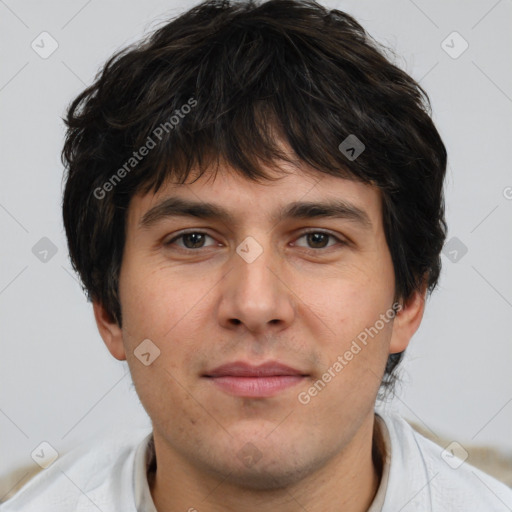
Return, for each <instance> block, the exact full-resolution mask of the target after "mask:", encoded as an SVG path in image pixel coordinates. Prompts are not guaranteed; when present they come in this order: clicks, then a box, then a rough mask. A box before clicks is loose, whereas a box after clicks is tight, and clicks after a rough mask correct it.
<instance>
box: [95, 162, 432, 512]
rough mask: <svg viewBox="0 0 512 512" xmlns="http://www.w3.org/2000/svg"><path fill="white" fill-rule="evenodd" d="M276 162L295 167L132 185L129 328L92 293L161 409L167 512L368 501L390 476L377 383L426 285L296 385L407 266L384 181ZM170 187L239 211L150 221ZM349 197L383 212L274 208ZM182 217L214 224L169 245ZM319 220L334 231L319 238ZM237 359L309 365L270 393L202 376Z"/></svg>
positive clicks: (349, 336) (124, 281) (123, 282)
mask: <svg viewBox="0 0 512 512" xmlns="http://www.w3.org/2000/svg"><path fill="white" fill-rule="evenodd" d="M267 169H268V168H267ZM276 169H277V168H276V167H274V168H273V169H272V170H276ZM279 169H280V170H281V171H285V172H283V173H279V176H280V179H279V180H277V181H275V182H266V183H261V184H260V183H255V182H252V181H248V180H246V179H245V178H243V177H241V176H239V175H237V174H235V173H234V172H228V171H229V168H227V167H224V168H223V170H222V172H219V173H218V174H217V175H216V176H214V175H213V174H212V173H209V174H206V175H204V176H202V177H201V178H200V179H198V180H197V181H195V182H194V183H191V181H192V180H191V179H190V180H189V182H188V183H187V184H184V185H175V184H173V183H172V182H168V183H167V184H166V185H165V186H164V187H163V188H161V189H160V190H159V191H158V193H157V194H153V193H150V194H147V195H144V196H142V195H136V196H134V198H133V199H132V201H131V203H130V205H129V208H128V212H127V219H126V245H125V249H124V255H123V261H122V267H121V273H120V284H119V296H120V301H121V307H122V315H123V325H122V328H120V327H119V326H118V325H117V324H116V323H115V322H113V321H112V319H111V317H110V316H109V315H108V313H107V312H106V311H105V309H104V308H103V307H102V306H101V304H99V303H94V313H95V318H96V321H97V324H98V328H99V331H100V333H101V336H102V338H103V340H104V341H105V343H106V345H107V347H108V349H109V350H110V352H111V354H112V355H113V356H114V357H115V358H117V359H119V360H124V359H126V360H127V361H128V364H129V367H130V371H131V375H132V378H133V381H134V384H135V387H136V390H137V393H138V395H139V397H140V400H141V402H142V404H143V405H144V407H145V409H146V411H147V412H148V414H149V416H150V417H151V420H152V422H153V430H154V439H155V450H156V457H157V471H156V476H155V479H154V481H153V482H152V483H151V486H150V488H151V493H152V496H153V500H154V502H155V506H156V508H157V509H158V511H159V512H171V511H178V510H182V511H185V510H194V509H195V510H197V511H198V512H213V511H239V510H244V511H247V512H251V511H258V512H261V511H266V510H269V511H270V510H275V507H276V506H277V505H278V506H279V510H281V511H282V512H288V511H290V512H291V511H294V512H295V511H297V510H308V511H309V512H317V511H322V512H329V511H335V510H336V511H339V510H344V511H345V512H359V511H361V512H362V511H366V510H367V508H368V507H369V505H370V504H371V502H372V500H373V498H374V495H375V493H376V491H377V488H378V484H379V479H380V475H379V473H378V471H377V470H376V468H375V467H374V464H373V461H372V456H371V450H372V441H373V427H374V418H375V417H374V412H373V411H374V405H375V400H376V395H377V391H378V388H379V385H380V382H381V378H382V375H383V373H384V367H385V364H386V360H387V357H388V355H389V354H390V353H396V352H401V351H403V350H404V349H405V348H406V347H407V345H408V343H409V341H410V339H411V337H412V335H413V334H414V332H415V331H416V330H417V328H418V326H419V324H420V322H421V318H422V315H423V309H424V298H425V291H424V290H422V291H418V292H416V293H415V294H413V296H412V298H411V299H410V300H409V301H408V302H407V303H405V304H403V307H402V309H401V310H400V312H399V313H398V314H397V316H396V317H395V318H394V320H392V321H390V322H388V323H386V324H385V326H384V327H383V328H382V329H381V330H380V331H379V333H378V335H376V336H375V337H374V338H373V339H371V340H370V341H369V342H368V344H367V345H366V346H365V347H364V348H363V349H362V350H361V351H360V352H359V353H358V354H357V355H355V356H354V357H353V359H352V360H351V361H349V362H348V364H347V365H346V366H345V367H344V368H343V370H342V371H341V372H339V373H338V374H337V375H336V377H334V378H332V380H331V381H330V382H329V383H328V384H327V385H326V386H325V387H324V388H323V389H322V391H321V392H319V393H318V394H317V395H316V396H314V397H311V400H310V401H309V403H307V404H306V405H304V404H302V403H300V401H299V400H298V395H299V393H300V392H307V390H308V389H309V388H310V387H311V386H312V384H313V383H315V382H316V381H317V380H318V379H320V378H321V377H322V375H323V374H324V372H326V371H327V369H328V368H329V367H332V365H333V363H334V362H335V361H336V360H337V358H338V356H339V355H343V354H344V353H345V352H346V351H347V350H348V349H349V348H350V346H351V343H352V341H353V340H354V339H355V338H356V337H357V336H358V334H359V333H361V332H362V331H364V329H365V328H368V327H370V326H373V325H375V323H376V321H377V320H378V319H379V317H380V315H381V314H383V313H385V312H386V311H389V310H390V308H391V306H392V304H393V302H394V270H393V265H392V260H391V256H390V252H389V248H388V246H387V243H386V239H385V235H384V229H383V224H382V214H381V206H382V200H381V195H380V192H379V191H378V190H377V189H376V188H375V187H373V186H370V185H366V184H362V183H359V182H356V181H351V180H346V179H342V178H339V177H333V176H327V175H324V174H320V173H319V172H318V171H315V170H314V169H310V168H307V167H306V166H301V167H300V168H296V167H293V166H292V165H291V164H286V165H285V164H282V165H281V166H280V168H279ZM276 175H277V174H276ZM170 196H173V197H181V198H186V199H191V200H196V201H207V202H213V203H215V204H218V205H221V206H223V207H224V208H226V209H228V210H229V212H230V213H231V214H232V215H233V217H234V218H235V219H236V222H233V223H229V224H227V223H224V222H221V221H218V220H204V219H200V218H194V217H172V218H166V219H163V220H161V221H160V222H158V223H156V224H155V225H153V226H151V227H150V228H148V229H144V228H141V227H140V226H139V221H140V219H141V218H142V216H143V215H144V214H145V213H146V212H147V211H148V210H150V209H151V208H152V207H153V206H155V205H156V204H157V203H159V202H160V201H161V200H162V199H164V198H166V197H170ZM340 198H341V199H343V200H345V201H347V202H350V203H351V204H353V205H355V206H357V207H358V208H359V209H361V210H363V211H364V212H366V214H367V216H368V217H369V219H370V221H371V226H369V227H365V226H363V225H362V224H360V223H358V222H356V221H354V220H351V219H347V218H325V217H321V218H316V219H302V220H301V219H283V220H281V221H279V222H273V221H272V220H271V216H272V214H273V213H274V212H276V211H277V209H278V208H280V207H282V206H285V205H287V204H289V203H291V202H293V201H305V200H307V201H322V200H326V199H340ZM185 229H194V230H197V231H198V232H200V233H205V234H207V235H208V236H207V237H205V238H204V239H203V241H202V242H201V239H200V241H199V243H198V242H197V239H196V241H195V243H196V245H195V246H194V240H191V239H190V237H188V238H187V237H185V238H181V239H178V240H176V241H174V242H173V243H172V244H170V245H165V244H166V242H169V241H170V240H172V239H173V238H174V237H175V236H177V235H178V234H179V232H180V231H181V230H185ZM310 229H313V231H315V230H318V231H321V232H326V231H327V232H329V234H331V235H332V237H328V238H323V239H322V238H321V240H320V242H318V240H317V241H316V242H315V241H314V240H313V241H311V239H310V238H308V236H306V235H304V231H305V230H310ZM315 232H317V231H315ZM248 236H251V237H253V238H254V239H255V240H256V241H257V242H258V244H259V245H260V246H261V248H262V249H263V253H262V254H261V255H259V257H258V258H257V259H256V260H254V261H253V262H251V263H248V262H247V261H245V260H244V259H243V258H241V257H240V256H239V254H238V253H237V252H236V248H237V247H238V246H239V245H240V243H241V242H242V241H243V240H244V239H245V238H246V237H248ZM341 242H344V243H341ZM186 243H188V247H192V248H190V249H188V251H187V249H186V247H187V245H185V244H186ZM315 243H316V245H315ZM201 244H202V245H201ZM194 247H196V248H194ZM144 339H150V340H151V341H152V342H153V343H154V344H155V345H156V346H157V347H158V349H159V350H160V355H159V357H158V358H156V359H155V360H154V362H152V363H151V364H150V365H148V366H145V365H144V364H142V363H141V362H140V361H139V359H137V358H136V357H135V355H134V350H135V349H136V348H137V346H138V345H139V344H140V343H141V341H142V340H144ZM237 360H243V361H247V362H250V363H252V364H254V365H257V364H260V363H262V362H264V361H269V360H274V361H279V362H282V363H283V364H286V365H288V366H291V367H294V368H298V369H300V370H301V371H302V372H303V373H305V374H307V375H308V376H307V377H306V378H304V379H303V380H302V381H301V382H299V383H298V384H296V385H295V386H292V387H291V388H288V389H285V390H283V391H281V392H279V393H278V394H277V395H275V396H272V397H269V398H246V397H237V396H232V395H230V394H227V393H225V392H224V391H222V390H220V389H218V388H217V387H216V386H215V385H213V384H212V382H211V380H209V379H206V378H204V377H203V375H204V373H205V372H207V371H208V370H211V369H212V368H214V367H216V366H219V365H221V364H224V363H227V362H233V361H237ZM248 443H250V444H248ZM248 453H249V454H250V455H251V454H252V455H253V456H254V457H253V459H252V462H251V463H250V464H248V463H247V459H246V460H244V458H243V456H242V455H247V454H248ZM256 459H258V460H257V461H256ZM255 461H256V462H255Z"/></svg>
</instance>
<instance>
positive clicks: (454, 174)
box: [0, 0, 512, 501]
mask: <svg viewBox="0 0 512 512" xmlns="http://www.w3.org/2000/svg"><path fill="white" fill-rule="evenodd" d="M194 4H195V3H194V2H183V1H177V0H174V1H160V0H145V1H144V2H142V1H140V2H134V1H130V2H127V1H120V0H118V1H114V0H108V1H106V0H102V1H99V0H90V1H88V2H87V1H84V0H73V1H66V2H64V1H37V2H36V1H34V0H30V1H28V0H27V1H15V0H5V1H3V0H0V38H1V45H0V52H1V56H0V62H1V63H2V65H1V71H0V73H1V75H0V109H1V110H0V116H1V117H0V119H1V125H0V126H1V128H0V129H1V137H0V144H1V147H0V150H1V163H0V168H1V171H0V172H1V180H2V181H1V183H2V186H1V188H0V225H1V233H2V243H1V245H0V251H1V252H0V258H1V265H0V315H1V324H0V329H1V331H0V335H1V349H2V350H1V357H0V375H1V386H0V432H1V439H0V443H1V444H0V460H1V467H0V501H1V496H3V495H4V494H5V493H6V492H7V491H8V490H9V488H10V487H11V486H12V485H13V484H14V483H15V482H16V481H18V480H20V479H23V478H25V476H26V475H27V471H30V470H31V469H33V468H34V467H35V463H34V462H33V460H32V459H31V457H30V454H31V452H32V451H33V450H34V448H35V447H36V446H38V445H39V444H40V443H41V442H42V441H47V442H49V443H50V444H51V445H52V446H54V447H55V448H56V449H57V451H59V452H65V451H66V450H67V449H69V447H70V446H72V445H74V444H76V443H77V442H79V441H82V440H85V439H89V438H90V437H92V436H94V435H95V434H96V433H98V432H100V431H115V430H117V429H120V428H123V427H125V426H126V425H129V424H132V423H133V424H134V425H137V426H143V425H149V421H148V419H147V417H146V415H145V413H144V411H143V410H142V407H141V406H140V404H139V401H138V398H137V396H136V393H135V390H134V387H133V385H132V383H131V380H130V377H129V374H128V373H127V366H126V363H121V362H118V361H116V360H114V359H113V358H112V357H111V356H110V354H109V353H108V352H107V350H106V348H105V347H104V345H103V342H102V340H101V338H100V336H99V334H98V332H97V330H96V326H95V324H94V319H93V315H92V309H91V305H90V304H89V303H87V301H86V299H85V296H84V295H83V293H82V291H81V289H80V287H79V285H78V283H77V281H76V278H75V276H74V275H73V272H72V271H71V268H70V264H69V262H68V257H67V248H66V241H65V237H64V232H63V227H62V221H61V212H60V205H61V189H62V184H61V179H62V170H63V169H62V166H61V163H60V150H61V146H62V141H63V133H64V127H63V123H62V121H61V119H60V117H61V116H62V115H63V114H64V110H65V108H66V105H67V104H68V102H69V101H71V99H73V98H74V97H75V96H76V95H77V94H78V93H79V92H80V91H81V90H82V89H83V88H84V87H85V86H86V85H87V84H89V83H90V82H91V81H92V80H93V78H94V75H95V74H96V72H97V71H98V69H99V67H100V65H101V64H102V63H103V62H104V61H105V60H106V59H107V58H108V57H109V56H110V55H111V54H112V53H113V52H114V51H115V50H117V49H119V48H121V47H122V46H124V45H126V44H127V43H130V42H133V41H135V40H137V39H138V38H139V37H140V36H141V35H142V34H143V33H144V32H146V31H147V30H149V29H151V28H152V27H154V26H155V22H159V21H163V20H165V19H166V18H167V17H168V16H173V15H175V14H177V13H179V12H181V11H183V10H185V8H187V7H191V6H192V5H194ZM324 5H326V6H328V7H337V8H339V9H341V10H346V11H347V12H348V13H350V14H353V15H354V16H355V17H356V18H357V19H358V20H359V21H360V22H361V23H362V25H363V26H364V27H365V28H366V29H367V30H368V31H369V32H370V34H372V35H373V36H374V37H375V38H376V39H377V40H378V41H380V42H382V43H384V44H386V45H388V46H391V47H392V48H394V49H395V50H396V51H397V53H398V54H399V55H400V58H399V60H398V61H397V64H398V65H400V66H401V67H402V68H404V69H405V70H406V71H407V72H409V73H410V74H411V75H412V76H413V77H415V78H416V79H417V80H420V82H421V84H422V85H423V86H424V87H425V89H426V90H427V92H428V93H429V95H430V98H431V100H432V105H433V118H434V122H435V123H436V125H437V127H438V129H439V132H440V133H441V136H442V137H443V140H444V141H445V144H446V146H447V148H448V153H449V168H448V178H447V183H446V197H447V219H448V222H449V235H448V239H451V238H452V237H456V240H454V241H452V242H450V245H449V246H448V247H447V248H446V251H445V252H446V254H445V255H443V264H444V269H443V273H442V277H441V282H440V286H439V288H438V290H437V291H436V292H435V293H434V295H433V296H432V298H431V300H430V301H429V303H428V305H427V311H426V314H425V318H424V321H423V324H422V327H421V328H420V331H419V332H418V333H417V335H416V336H415V337H414V339H413V341H412V344H411V346H410V348H409V351H408V355H407V359H406V362H405V364H404V366H403V370H402V375H403V381H404V384H403V385H402V387H401V388H400V389H399V395H398V396H397V397H396V398H395V400H394V402H393V403H392V404H391V406H392V407H396V408H398V409H399V410H400V411H401V412H402V413H403V414H404V416H406V417H407V418H409V419H411V420H413V421H416V422H417V423H420V424H421V425H422V426H423V427H424V428H428V429H430V430H431V431H433V432H434V434H436V435H442V434H444V435H448V437H451V438H452V439H453V440H457V441H458V442H460V443H461V444H462V445H464V444H473V443H479V444H480V443H482V444H491V445H494V446H497V447H499V448H500V449H502V450H504V451H512V436H511V435H510V434H511V432H512V378H511V371H510V367H511V363H512V335H511V333H510V320H511V318H512V268H511V262H512V172H511V165H510V162H511V160H512V150H511V146H512V144H511V134H512V130H511V128H512V115H511V114H512V99H511V98H512V72H511V65H510V49H511V48H512V30H511V26H512V24H511V22H512V2H511V1H510V0H500V1H496V0H481V1H462V0H460V1H441V0H436V1H430V2H427V1H426V0H421V1H420V0H415V1H412V0H403V1H402V0H396V1H376V0H372V1H361V0H359V1H357V2H356V1H338V2H336V1H330V2H324ZM43 31H47V32H48V33H49V34H51V36H52V37H53V38H54V39H55V40H56V41H57V43H58V48H57V50H56V51H55V52H54V53H53V54H52V55H50V56H49V57H48V58H47V59H43V58H41V57H40V56H39V55H38V54H37V53H36V52H35V51H34V50H33V49H32V47H31V43H32V41H34V40H35V41H36V43H37V42H38V41H39V43H38V44H39V45H42V43H41V42H40V37H38V36H39V34H41V32H43ZM453 31H457V32H458V33H459V34H460V35H461V36H462V37H463V38H464V40H466V41H467V43H468V44H469V47H468V49H467V50H466V51H465V52H464V53H462V54H461V55H460V56H458V57H457V58H453V56H450V55H449V54H448V53H447V52H446V51H445V49H443V46H442V42H443V41H444V40H445V39H446V38H447V36H449V35H450V34H451V33H452V32H453ZM457 37H458V36H455V38H454V37H453V36H451V37H450V38H448V40H447V43H445V44H448V45H450V46H452V48H451V50H449V51H451V52H452V54H453V52H458V51H460V49H462V44H463V42H462V40H460V39H457ZM452 41H453V42H452ZM45 48H46V49H48V48H49V40H46V43H45ZM43 237H47V238H48V239H49V240H51V242H52V244H54V246H55V249H56V250H57V252H56V253H55V254H54V255H53V256H52V253H51V252H49V253H48V254H47V255H46V261H41V260H40V258H43V257H44V253H41V252H40V251H41V250H43V249H44V247H42V249H41V247H39V246H36V244H37V243H38V242H39V241H40V240H41V239H42V238H43ZM39 243H41V244H45V243H47V242H39ZM462 244H463V245H462ZM34 246H36V250H34V252H35V253H36V254H34V252H33V247H34ZM463 247H466V248H467V253H466V254H464V255H463V251H462V250H461V248H463ZM37 249H39V250H37ZM454 250H455V251H457V252H456V253H454V252H453V251H454ZM37 256H38V257H37ZM455 256H456V260H455V261H452V260H453V259H454V257H455Z"/></svg>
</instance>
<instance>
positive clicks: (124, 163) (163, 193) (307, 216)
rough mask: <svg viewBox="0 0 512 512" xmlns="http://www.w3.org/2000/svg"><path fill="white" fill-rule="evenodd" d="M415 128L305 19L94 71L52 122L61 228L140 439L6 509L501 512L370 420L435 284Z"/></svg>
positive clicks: (383, 65) (80, 454)
mask: <svg viewBox="0 0 512 512" xmlns="http://www.w3.org/2000/svg"><path fill="white" fill-rule="evenodd" d="M428 110H429V105H428V97H427V95H426V93H425V92H424V91H423V90H422V89H421V87H420V86H419V85H418V84H417V83H416V82H415V81H414V80H413V79H412V78H411V77H410V76H408V75H407V74H405V73H404V72H403V71H401V70H400V69H398V68H397V67H395V66H394V65H393V64H391V63H390V62H389V61H388V60H387V59H386V58H385V57H384V55H383V53H382V51H381V50H380V49H379V47H378V45H377V44H376V43H375V42H374V41H372V39H371V38H370V36H368V35H367V34H366V33H365V31H364V29H363V28H362V27H361V26H360V25H359V24H358V23H357V22H356V21H355V20H354V19H353V18H351V17H350V16H348V15H347V14H344V13H342V12H340V11H327V10H326V9H324V8H323V7H321V6H320V5H318V4H316V3H314V2H307V1H305V2H300V1H295V0H271V1H269V2H266V3H262V4H254V3H244V2H237V3H232V4H231V3H229V2H206V3H203V4H201V5H199V6H197V7H195V8H193V9H191V10H190V11H188V12H186V13H185V14H183V15H182V16H180V17H178V18H177V19H175V20H174V21H172V22H170V23H168V24H166V25H165V26H163V27H162V28H160V29H159V30H158V31H156V32H155V33H154V34H153V35H152V36H151V37H150V38H148V39H147V40H146V41H144V42H142V43H141V44H139V45H137V46H135V47H132V48H128V49H126V50H124V51H122V52H120V53H119V54H118V55H116V56H114V57H113V58H112V59H110V60H109V61H108V62H107V64H106V65H105V67H104V69H103V70H102V73H101V74H100V76H99V77H98V78H97V80H96V82H95V83H94V84H93V85H92V86H91V87H90V88H88V89H87V90H85V91H84V92H83V93H82V94H81V95H80V96H79V97H78V98H77V99H76V100H75V101H74V102H73V103H72V105H71V106H70V108H69V111H68V115H67V119H66V121H67V125H68V132H67V138H66V143H65V147H64V151H63V158H64V162H65V164H66V166H67V168H68V174H67V181H66V188H65V192H64V203H63V215H64V224H65V228H66V234H67V237H68V242H69V251H70V255H71V259H72V262H73V265H74V267H75V269H76V270H77V271H78V273H79V274H80V277H81V279H82V282H83V285H84V288H85V290H86V292H87V293H88V295H89V297H90V298H91V300H92V302H93V309H94V315H95V318H96V322H97V325H98V328H99V331H100V334H101V336H102V338H103V340H104V342H105V344H106V346H107V347H108V349H109V351H110V352H111V354H112V355H113V356H114V357H115V358H117V359H119V360H125V359H126V360H127V362H128V365H129V368H130V371H131V375H132V378H133V381H134V384H135V388H136V390H137V393H138V395H139V397H140V400H141V402H142V404H143V406H144V407H145V409H146V411H147V413H148V415H149V416H150V418H151V420H152V425H153V429H152V432H150V433H147V432H145V433H144V434H143V435H141V434H137V435H135V434H134V435H132V436H121V437H120V438H119V439H114V440H109V441H108V443H103V444H101V445H98V447H85V448H81V449H80V450H78V451H75V452H72V453H70V454H68V455H66V456H64V457H63V458H62V459H61V460H59V461H57V462H56V463H55V464H54V465H53V466H51V467H50V468H49V469H47V470H45V471H44V472H43V473H42V474H40V475H38V476H37V477H36V478H35V479H34V480H33V481H32V482H30V483H29V484H28V485H27V486H26V487H25V488H24V489H22V490H21V492H20V493H19V494H18V495H17V496H15V497H14V498H13V499H12V500H10V501H9V502H8V503H7V504H6V505H5V507H4V510H6V511H13V510H23V511H28V510H34V511H36V510H37V511H52V512H55V511H64V510H66V511H69V510H77V511H86V510H87V511H88V510H102V511H104V512H107V511H109V512H110V511H123V512H128V511H135V510H138V511H151V512H154V511H155V510H156V511H158V512H174V511H179V510H183V511H186V510H188V511H199V512H213V511H221V510H222V511H241V510H243V511H250V512H252V511H266V510H275V509H276V508H279V510H281V511H297V510H307V511H309V512H316V511H320V510H321V511H324V512H325V511H339V510H343V511H345V512H362V511H371V512H376V511H386V512H388V511H389V512H391V511H393V512H397V511H422V512H423V511H434V512H440V511H450V512H452V511H465V512H467V511H472V510H474V511H477V510H478V511H481V510H486V511H499V510H511V509H512V491H510V490H509V489H508V488H507V487H506V486H504V485H503V484H500V483H498V482H497V481H495V480H494V479H492V478H491V477H489V476H487V475H485V474H484V473H482V472H480V471H479V470H477V469H475V468H473V467H471V466H469V465H467V464H463V465H461V466H460V465H459V466H458V468H457V469H454V467H453V466H455V464H453V465H451V466H450V465H449V464H447V463H446V462H445V461H444V460H443V458H442V457H441V452H442V449H441V448H440V447H437V446H436V445H434V444H432V443H431V442H429V441H427V440H426V439H425V438H423V437H422V436H420V435H419V434H417V433H415V432H414V431H413V430H412V428H411V427H409V425H408V424H407V423H406V422H405V421H404V420H402V419H401V418H399V417H398V416H395V415H392V414H387V413H384V412H377V413H376V412H375V404H376V399H377V396H378V393H379V390H381V391H382V392H383V393H385V392H386V391H391V390H392V385H393V380H394V378H395V376H394V371H395V369H396V366H397V365H398V364H399V362H400V359H401V356H402V354H403V352H404V350H405V349H406V347H407V345H408V343H409V341H410V339H411V337H412V336H413V334H414V333H415V331H416V330H417V329H418V327H419V324H420V322H421V319H422V315H423V311H424V307H425V299H426V295H427V294H428V293H429V292H431V291H432V290H433V289H434V287H435V286H436V283H437V280H438V277H439V273H440V257H439V255H440V251H441V248H442V246H443V242H444V239H445V233H446V225H445V221H444V205H443V193H442V190H443V179H444V175H445V169H446V150H445V147H444V145H443V142H442V141H441V139H440V137H439V134H438V132H437V130H436V128H435V127H434V125H433V123H432V121H431V118H430V116H429V111H428Z"/></svg>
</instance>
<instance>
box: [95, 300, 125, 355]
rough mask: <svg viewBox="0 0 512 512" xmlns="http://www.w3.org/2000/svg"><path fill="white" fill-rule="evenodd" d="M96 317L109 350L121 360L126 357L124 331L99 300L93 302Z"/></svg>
mask: <svg viewBox="0 0 512 512" xmlns="http://www.w3.org/2000/svg"><path fill="white" fill-rule="evenodd" d="M92 307H93V310H94V318H95V319H96V325H97V326H98V330H99V331H100V335H101V337H102V338H103V341H104V342H105V345H106V346H107V348H108V350H109V352H110V353H111V354H112V355H113V356H114V357H115V358H116V359H119V361H124V360H125V359H126V352H125V350H124V344H123V331H122V330H121V327H119V325H118V323H117V322H116V321H115V320H114V319H113V318H112V316H111V315H110V313H108V311H107V310H106V309H105V308H104V307H103V305H101V304H100V303H99V302H93V303H92Z"/></svg>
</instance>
